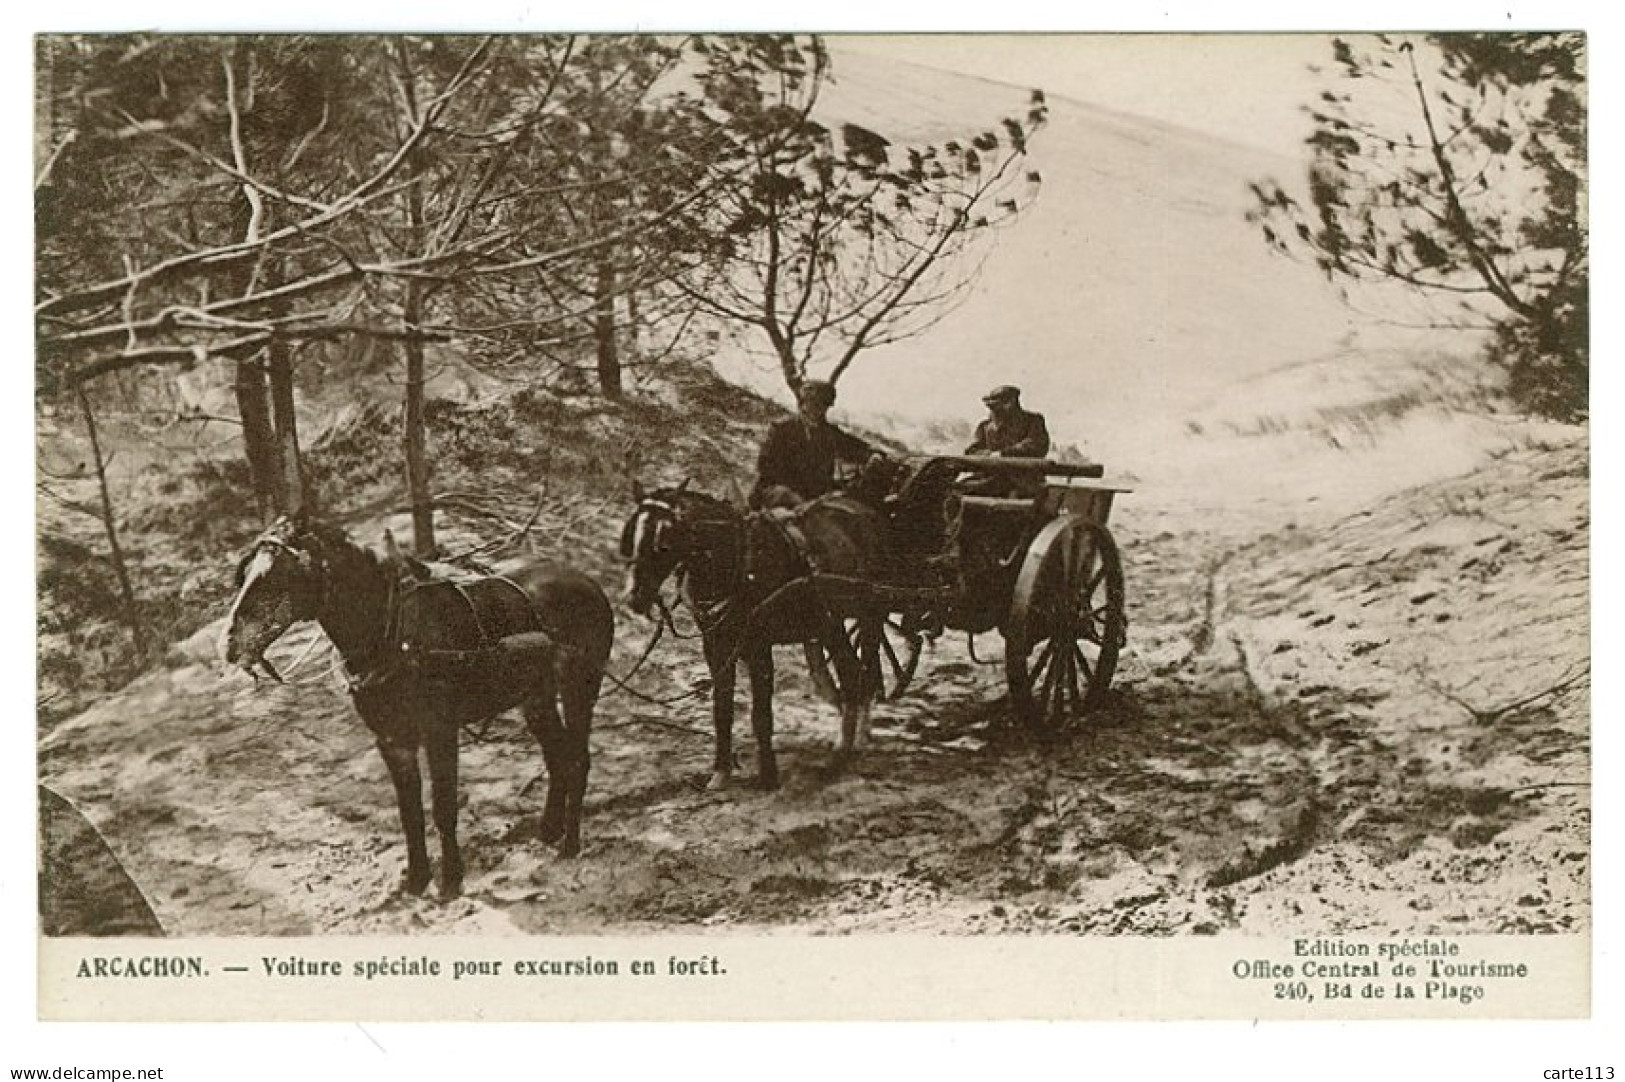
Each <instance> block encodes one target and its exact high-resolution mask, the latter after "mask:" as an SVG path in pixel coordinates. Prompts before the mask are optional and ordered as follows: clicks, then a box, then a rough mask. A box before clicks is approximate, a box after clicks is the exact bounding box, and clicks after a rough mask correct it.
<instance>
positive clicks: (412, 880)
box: [401, 872, 431, 898]
mask: <svg viewBox="0 0 1625 1082" xmlns="http://www.w3.org/2000/svg"><path fill="white" fill-rule="evenodd" d="M430 878H431V877H430V875H429V873H428V872H423V873H421V874H413V873H412V872H407V873H406V874H405V875H403V876H401V893H402V894H410V895H411V896H412V897H414V898H416V897H418V896H420V895H421V894H422V893H423V892H424V891H426V890H428V889H429V880H430Z"/></svg>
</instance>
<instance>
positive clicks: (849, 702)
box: [824, 613, 865, 763]
mask: <svg viewBox="0 0 1625 1082" xmlns="http://www.w3.org/2000/svg"><path fill="white" fill-rule="evenodd" d="M825 616H826V619H825V621H824V649H825V652H826V653H827V654H828V655H829V658H830V660H831V661H833V662H834V663H835V672H836V678H837V679H838V680H839V681H840V686H841V702H840V707H841V742H840V744H839V745H838V746H837V747H836V751H835V757H836V761H837V763H840V762H843V761H845V760H846V758H847V757H848V756H850V755H851V754H852V749H853V747H854V746H855V745H856V743H857V734H858V719H859V713H860V710H859V706H860V704H861V703H862V701H863V684H864V680H865V678H864V674H863V663H862V661H861V659H860V658H859V657H858V655H857V652H856V651H854V650H853V649H852V647H851V645H850V644H849V643H848V642H847V638H846V630H845V629H844V628H843V627H842V626H841V623H840V621H838V620H835V619H834V618H833V617H829V615H828V614H827V613H826V614H825Z"/></svg>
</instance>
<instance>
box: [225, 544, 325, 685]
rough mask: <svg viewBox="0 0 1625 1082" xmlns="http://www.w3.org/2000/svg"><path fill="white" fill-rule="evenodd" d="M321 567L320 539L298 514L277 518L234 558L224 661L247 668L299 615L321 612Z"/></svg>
mask: <svg viewBox="0 0 1625 1082" xmlns="http://www.w3.org/2000/svg"><path fill="white" fill-rule="evenodd" d="M326 588H327V568H326V564H325V561H324V559H323V556H322V552H321V540H320V538H319V537H318V536H317V535H316V533H315V531H313V530H312V529H311V528H310V526H309V525H308V524H307V523H306V522H305V521H304V520H303V519H302V518H296V519H290V518H287V517H284V518H280V519H278V520H277V521H276V522H275V523H274V524H273V525H272V526H271V528H270V529H268V530H266V531H265V532H264V533H262V534H260V536H259V537H258V538H256V539H255V540H254V543H253V544H252V545H250V546H249V547H248V550H247V551H246V552H244V553H243V556H242V558H241V559H240V560H239V561H238V563H237V595H236V600H234V601H233V602H232V605H231V615H230V616H229V617H228V623H227V626H226V661H227V662H229V663H231V664H233V665H239V666H241V667H242V668H243V669H245V670H247V671H248V672H250V673H253V672H255V671H256V670H257V669H264V670H265V671H267V672H270V673H272V674H273V675H274V674H275V671H274V670H272V669H271V668H270V667H269V666H268V665H267V664H266V661H265V651H266V650H267V649H269V648H270V646H271V644H272V643H274V642H276V640H277V639H278V638H280V637H281V636H282V633H283V632H284V631H287V630H288V628H289V627H291V626H293V625H294V624H295V623H297V622H298V621H300V620H314V619H316V617H317V616H318V615H319V614H320V613H321V608H322V602H323V600H324V597H325V593H326Z"/></svg>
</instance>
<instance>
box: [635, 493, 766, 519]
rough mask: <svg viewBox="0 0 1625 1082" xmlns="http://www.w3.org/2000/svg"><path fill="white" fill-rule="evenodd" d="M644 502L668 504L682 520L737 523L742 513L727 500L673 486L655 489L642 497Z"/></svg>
mask: <svg viewBox="0 0 1625 1082" xmlns="http://www.w3.org/2000/svg"><path fill="white" fill-rule="evenodd" d="M644 499H646V500H651V499H652V500H658V501H660V502H662V503H666V504H670V505H671V506H673V507H675V508H677V509H678V512H679V513H680V514H681V515H682V516H683V517H684V518H690V517H702V518H710V519H719V518H720V519H727V520H728V521H737V520H738V519H740V518H742V517H743V512H742V511H740V510H739V508H737V507H735V506H734V505H733V504H731V503H729V502H728V501H727V500H724V499H722V498H721V497H718V496H712V495H709V494H708V493H704V492H696V491H694V490H693V489H689V488H684V487H681V486H675V487H671V488H661V489H656V490H655V491H653V492H650V493H647V494H645V496H644Z"/></svg>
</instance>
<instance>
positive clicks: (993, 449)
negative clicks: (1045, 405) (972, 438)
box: [965, 410, 1049, 458]
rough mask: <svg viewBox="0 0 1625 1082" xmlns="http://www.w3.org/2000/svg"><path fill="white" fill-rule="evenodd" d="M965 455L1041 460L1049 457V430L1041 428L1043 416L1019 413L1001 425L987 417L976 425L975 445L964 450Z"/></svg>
mask: <svg viewBox="0 0 1625 1082" xmlns="http://www.w3.org/2000/svg"><path fill="white" fill-rule="evenodd" d="M965 453H966V454H968V455H999V456H1000V457H1003V458H1043V457H1044V456H1045V455H1047V454H1049V429H1048V428H1047V427H1045V425H1044V415H1043V414H1042V413H1028V412H1027V411H1026V410H1018V411H1016V414H1015V416H1013V417H1011V418H1010V420H1009V421H1008V422H1006V423H1004V424H1000V423H999V422H998V421H995V420H994V419H993V418H991V417H989V418H988V419H987V420H985V421H983V422H982V423H981V424H979V425H977V426H976V442H975V443H973V444H971V445H970V446H969V447H967V448H966V449H965Z"/></svg>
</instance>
